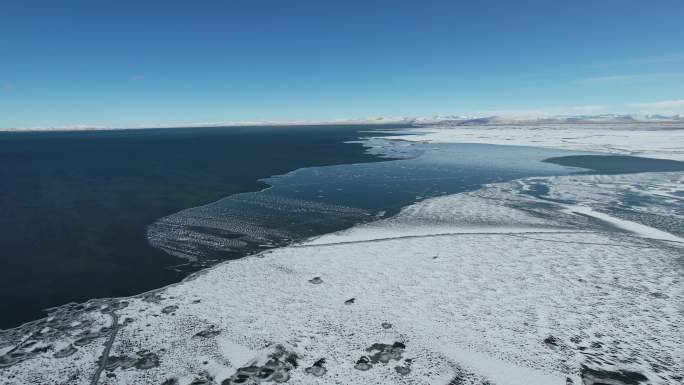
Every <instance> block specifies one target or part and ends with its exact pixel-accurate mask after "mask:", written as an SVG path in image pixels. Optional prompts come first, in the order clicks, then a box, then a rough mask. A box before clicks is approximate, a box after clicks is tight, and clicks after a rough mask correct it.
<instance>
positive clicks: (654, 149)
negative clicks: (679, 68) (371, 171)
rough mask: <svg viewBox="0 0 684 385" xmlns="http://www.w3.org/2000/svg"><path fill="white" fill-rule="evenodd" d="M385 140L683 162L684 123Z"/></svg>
mask: <svg viewBox="0 0 684 385" xmlns="http://www.w3.org/2000/svg"><path fill="white" fill-rule="evenodd" d="M414 133H417V134H419V135H406V136H401V137H396V136H394V137H391V138H388V139H394V140H407V141H428V142H432V143H489V144H502V145H512V146H535V147H550V148H557V149H565V150H577V151H596V152H603V153H608V154H622V155H634V156H643V157H649V158H658V159H672V160H679V161H682V160H684V144H683V143H684V122H677V123H652V122H640V123H623V124H606V123H600V124H592V123H583V124H496V125H489V124H486V125H445V124H436V125H434V126H429V127H422V128H419V129H416V130H414Z"/></svg>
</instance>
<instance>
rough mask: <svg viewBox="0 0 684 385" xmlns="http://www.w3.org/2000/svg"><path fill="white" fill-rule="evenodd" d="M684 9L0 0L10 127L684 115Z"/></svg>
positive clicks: (0, 52)
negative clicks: (426, 117) (422, 117)
mask: <svg viewBox="0 0 684 385" xmlns="http://www.w3.org/2000/svg"><path fill="white" fill-rule="evenodd" d="M683 17H684V1H681V0H654V1H645V0H642V1H632V0H602V1H596V0H593V1H584V0H575V1H551V0H545V1H511V0H500V1H493V0H490V1H475V0H471V1H446V0H445V1H432V0H422V1H401V0H392V1H390V0H387V1H373V0H361V1H357V0H344V1H332V0H330V1H324V0H306V1H304V0H301V1H299V0H289V1H288V0H273V1H266V0H221V1H219V0H216V1H208V0H198V1H172V0H165V1H129V0H112V1H104V0H87V1H86V0H83V1H70V0H61V1H53V0H44V1H34V0H1V1H0V127H34V126H68V125H77V124H101V125H112V126H117V125H120V126H126V125H139V124H143V125H144V124H160V123H179V122H186V123H191V122H212V121H228V120H301V119H305V120H325V119H340V118H362V117H372V116H398V115H401V116H416V115H433V114H469V115H492V114H503V115H506V114H509V115H514V114H530V115H534V114H581V113H609V112H615V113H623V112H630V113H640V112H651V113H684V27H683V26H682V23H683V22H682V20H683V19H682V18H683Z"/></svg>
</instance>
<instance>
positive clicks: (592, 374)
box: [580, 366, 648, 385]
mask: <svg viewBox="0 0 684 385" xmlns="http://www.w3.org/2000/svg"><path fill="white" fill-rule="evenodd" d="M580 372H581V375H582V382H583V383H584V385H641V384H645V383H646V382H647V381H648V378H647V377H646V376H644V375H643V374H641V373H638V372H633V371H630V370H619V371H607V370H602V369H591V368H588V367H586V366H583V367H582V370H581V371H580Z"/></svg>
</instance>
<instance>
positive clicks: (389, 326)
mask: <svg viewBox="0 0 684 385" xmlns="http://www.w3.org/2000/svg"><path fill="white" fill-rule="evenodd" d="M382 328H383V329H391V328H392V324H391V323H389V322H383V323H382Z"/></svg>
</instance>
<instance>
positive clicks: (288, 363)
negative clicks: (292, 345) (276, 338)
mask: <svg viewBox="0 0 684 385" xmlns="http://www.w3.org/2000/svg"><path fill="white" fill-rule="evenodd" d="M273 349H274V351H273V352H272V353H271V354H269V355H268V358H269V359H268V361H266V362H265V363H264V364H263V365H258V364H257V363H253V364H251V365H249V366H245V367H242V368H238V369H237V370H236V372H235V374H234V375H232V376H231V377H230V378H227V379H225V380H223V381H222V382H221V385H232V384H252V383H256V382H269V381H273V382H276V383H282V382H286V381H288V380H289V379H290V370H292V369H294V368H296V367H297V366H298V363H297V355H296V354H295V353H293V352H290V351H288V350H287V349H285V348H284V347H283V346H282V345H276V346H275V348H273Z"/></svg>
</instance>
